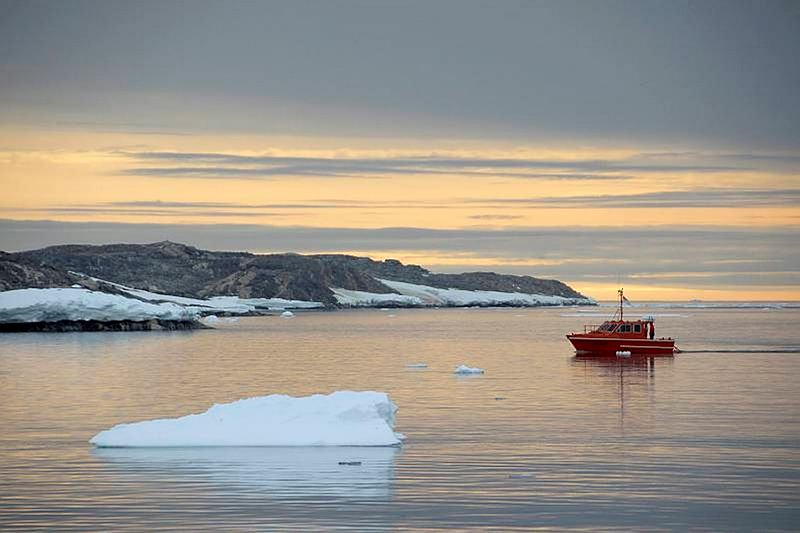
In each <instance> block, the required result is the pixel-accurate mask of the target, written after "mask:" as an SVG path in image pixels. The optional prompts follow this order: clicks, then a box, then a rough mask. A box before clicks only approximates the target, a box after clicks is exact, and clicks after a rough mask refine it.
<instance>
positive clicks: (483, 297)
mask: <svg viewBox="0 0 800 533" xmlns="http://www.w3.org/2000/svg"><path fill="white" fill-rule="evenodd" d="M378 281H380V282H381V283H383V284H384V285H386V286H387V287H389V288H390V289H392V290H393V291H395V292H393V293H387V294H379V293H372V292H364V291H353V290H347V289H331V290H332V291H333V293H334V295H335V296H336V300H337V301H338V302H339V304H341V305H345V306H350V307H381V306H387V305H392V306H396V307H434V306H442V307H471V306H484V307H489V306H502V305H506V306H509V305H510V306H519V307H539V306H546V305H547V306H549V305H587V304H595V303H596V302H595V301H594V300H592V299H590V298H566V297H563V296H549V295H546V294H527V293H522V292H500V291H469V290H464V289H440V288H438V287H430V286H428V285H417V284H414V283H406V282H402V281H391V280H386V279H379V280H378Z"/></svg>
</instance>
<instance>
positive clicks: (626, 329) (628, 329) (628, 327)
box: [622, 324, 631, 333]
mask: <svg viewBox="0 0 800 533" xmlns="http://www.w3.org/2000/svg"><path fill="white" fill-rule="evenodd" d="M622 331H623V333H630V332H631V325H630V324H625V325H624V326H622Z"/></svg>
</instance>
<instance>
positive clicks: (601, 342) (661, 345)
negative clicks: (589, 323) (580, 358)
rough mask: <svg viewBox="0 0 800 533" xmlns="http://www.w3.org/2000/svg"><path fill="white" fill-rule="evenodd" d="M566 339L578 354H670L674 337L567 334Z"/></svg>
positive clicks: (673, 349) (672, 352)
mask: <svg viewBox="0 0 800 533" xmlns="http://www.w3.org/2000/svg"><path fill="white" fill-rule="evenodd" d="M567 339H569V342H571V343H572V346H574V347H575V352H576V353H578V354H580V355H601V356H608V355H615V354H616V353H617V352H630V353H631V355H647V356H672V355H673V354H674V352H675V340H674V339H635V338H622V337H608V336H602V337H601V336H591V335H587V334H580V333H577V334H573V335H567Z"/></svg>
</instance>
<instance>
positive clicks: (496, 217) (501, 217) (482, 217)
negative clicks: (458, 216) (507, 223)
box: [469, 215, 522, 220]
mask: <svg viewBox="0 0 800 533" xmlns="http://www.w3.org/2000/svg"><path fill="white" fill-rule="evenodd" d="M469 218H473V219H475V220H515V219H518V218H522V215H471V216H470V217H469Z"/></svg>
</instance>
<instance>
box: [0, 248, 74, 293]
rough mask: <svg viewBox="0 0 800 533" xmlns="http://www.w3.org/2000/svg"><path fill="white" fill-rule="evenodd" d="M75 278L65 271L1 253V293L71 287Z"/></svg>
mask: <svg viewBox="0 0 800 533" xmlns="http://www.w3.org/2000/svg"><path fill="white" fill-rule="evenodd" d="M73 283H75V277H74V276H71V275H70V274H68V273H67V272H65V271H64V270H60V269H58V268H53V267H51V266H46V265H42V264H39V262H38V261H35V260H28V259H26V258H25V257H20V256H18V255H15V254H8V253H6V252H0V291H10V290H12V289H27V288H36V289H42V288H47V287H69V286H70V285H72V284H73Z"/></svg>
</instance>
